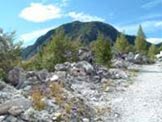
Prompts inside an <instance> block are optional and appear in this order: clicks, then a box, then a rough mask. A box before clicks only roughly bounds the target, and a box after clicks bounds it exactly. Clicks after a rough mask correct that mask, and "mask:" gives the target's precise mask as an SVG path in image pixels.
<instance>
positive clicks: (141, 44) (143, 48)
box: [135, 25, 147, 54]
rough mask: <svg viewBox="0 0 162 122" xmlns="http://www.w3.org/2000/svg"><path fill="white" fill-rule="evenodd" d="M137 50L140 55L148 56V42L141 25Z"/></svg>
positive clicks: (136, 41)
mask: <svg viewBox="0 0 162 122" xmlns="http://www.w3.org/2000/svg"><path fill="white" fill-rule="evenodd" d="M135 48H136V51H137V52H138V53H142V54H146V52H147V42H146V39H145V34H144V32H143V29H142V26H141V25H140V26H139V29H138V32H137V37H136V39H135Z"/></svg>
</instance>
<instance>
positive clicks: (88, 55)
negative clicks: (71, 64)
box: [78, 48, 94, 63]
mask: <svg viewBox="0 0 162 122" xmlns="http://www.w3.org/2000/svg"><path fill="white" fill-rule="evenodd" d="M78 57H79V60H80V61H87V62H89V63H92V62H93V61H94V56H93V55H92V51H91V50H89V49H88V48H80V49H79V51H78Z"/></svg>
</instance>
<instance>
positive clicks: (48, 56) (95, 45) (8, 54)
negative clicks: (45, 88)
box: [0, 26, 162, 79]
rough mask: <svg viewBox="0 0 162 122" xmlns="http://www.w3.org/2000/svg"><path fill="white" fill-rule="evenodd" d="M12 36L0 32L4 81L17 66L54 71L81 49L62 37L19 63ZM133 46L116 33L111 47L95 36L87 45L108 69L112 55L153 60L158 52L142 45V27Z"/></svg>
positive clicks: (108, 41) (0, 69) (18, 49)
mask: <svg viewBox="0 0 162 122" xmlns="http://www.w3.org/2000/svg"><path fill="white" fill-rule="evenodd" d="M14 35H15V33H4V32H3V31H0V79H1V78H5V77H6V74H7V73H8V71H9V70H11V69H12V68H13V67H15V66H21V67H23V68H25V69H27V70H40V69H44V68H46V69H48V70H49V71H53V70H54V65H56V64H58V63H64V62H66V61H69V62H74V61H77V60H78V59H77V58H78V57H77V51H78V49H79V48H80V47H83V46H85V45H84V44H82V43H81V42H79V41H71V40H70V39H69V38H67V37H66V36H65V35H64V33H63V32H62V33H60V34H58V35H57V36H55V38H54V37H53V38H52V39H51V40H50V41H49V42H48V43H47V44H46V45H44V46H43V47H42V49H41V50H40V51H39V52H38V53H37V54H36V55H35V56H34V57H32V58H31V59H30V60H28V61H23V60H22V59H21V44H20V43H14ZM134 43H135V44H134V45H133V44H130V43H129V42H128V40H127V38H126V36H125V34H124V33H120V34H119V35H118V37H117V39H116V41H115V43H114V44H113V45H112V44H111V39H109V38H105V37H104V35H102V34H98V38H97V39H96V41H93V42H91V44H90V45H89V48H90V49H91V50H92V52H93V54H94V56H95V62H96V63H98V64H102V65H105V66H108V67H109V66H110V64H111V59H112V57H113V52H116V53H121V54H127V53H129V52H134V53H141V54H144V55H147V56H148V57H150V59H152V60H154V58H155V54H157V53H158V52H159V50H160V49H162V48H161V47H162V46H161V47H160V48H158V47H156V46H155V45H154V44H152V45H151V46H150V45H148V43H147V42H146V37H145V34H144V32H143V29H142V26H139V29H138V32H137V36H136V39H135V41H134ZM86 46H87V45H86Z"/></svg>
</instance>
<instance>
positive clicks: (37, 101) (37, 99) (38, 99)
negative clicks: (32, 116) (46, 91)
mask: <svg viewBox="0 0 162 122" xmlns="http://www.w3.org/2000/svg"><path fill="white" fill-rule="evenodd" d="M31 97H32V101H33V105H34V108H35V109H37V110H43V109H44V108H45V103H44V102H43V97H44V96H43V95H42V93H41V92H40V90H34V91H33V92H32V95H31Z"/></svg>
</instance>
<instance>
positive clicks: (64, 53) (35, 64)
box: [23, 33, 81, 71]
mask: <svg viewBox="0 0 162 122" xmlns="http://www.w3.org/2000/svg"><path fill="white" fill-rule="evenodd" d="M80 45H81V43H80V42H78V41H70V40H69V39H68V38H66V37H65V36H64V33H61V34H59V35H57V37H55V38H53V39H52V40H51V41H50V42H49V43H48V44H46V45H45V46H44V47H43V48H42V49H41V51H40V52H39V53H38V54H37V55H36V56H35V57H34V58H33V59H32V60H30V61H28V62H25V63H24V64H23V67H25V68H26V69H38V70H39V69H43V68H46V69H48V70H49V71H53V70H54V66H55V65H56V64H58V63H64V62H66V61H69V62H72V61H76V60H77V51H78V48H79V47H80Z"/></svg>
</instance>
